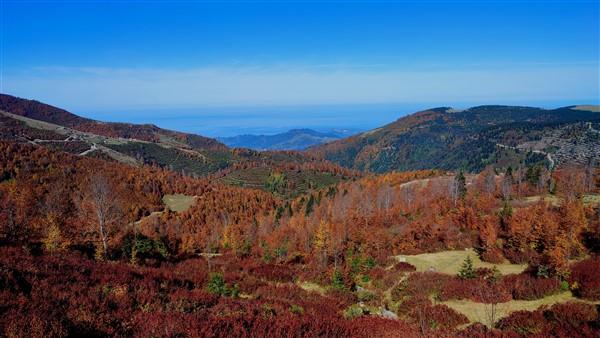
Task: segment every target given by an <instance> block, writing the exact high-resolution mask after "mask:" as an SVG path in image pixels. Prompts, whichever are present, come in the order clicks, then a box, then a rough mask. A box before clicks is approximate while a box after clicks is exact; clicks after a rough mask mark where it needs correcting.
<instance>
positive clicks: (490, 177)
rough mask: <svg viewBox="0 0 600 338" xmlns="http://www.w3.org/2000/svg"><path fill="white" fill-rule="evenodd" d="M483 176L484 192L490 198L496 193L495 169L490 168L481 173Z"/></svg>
mask: <svg viewBox="0 0 600 338" xmlns="http://www.w3.org/2000/svg"><path fill="white" fill-rule="evenodd" d="M481 175H482V178H481V184H482V190H483V192H485V193H487V194H488V196H489V195H491V194H493V193H494V192H495V191H496V173H495V172H494V168H492V167H491V166H488V167H487V168H485V170H484V171H482V172H481Z"/></svg>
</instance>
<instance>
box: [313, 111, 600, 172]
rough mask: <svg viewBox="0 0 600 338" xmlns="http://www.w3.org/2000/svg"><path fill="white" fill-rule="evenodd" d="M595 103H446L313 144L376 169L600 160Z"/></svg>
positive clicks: (328, 154)
mask: <svg viewBox="0 0 600 338" xmlns="http://www.w3.org/2000/svg"><path fill="white" fill-rule="evenodd" d="M581 107H584V108H583V109H582V108H581ZM593 110H594V109H591V108H589V107H588V108H585V106H577V107H575V106H574V107H563V108H558V109H552V110H546V109H541V108H533V107H514V106H479V107H473V108H469V109H466V110H462V111H458V110H454V109H452V108H449V107H440V108H434V109H429V110H425V111H421V112H418V113H415V114H412V115H409V116H406V117H403V118H401V119H399V120H397V121H395V122H393V123H390V124H388V125H386V126H383V127H381V128H378V129H374V130H371V131H368V132H365V133H362V134H359V135H356V136H352V137H349V138H345V139H341V140H337V141H334V142H330V143H327V144H324V145H320V146H316V147H312V148H310V149H309V150H308V152H309V153H311V154H313V155H315V156H319V157H322V158H324V159H327V160H330V161H333V162H336V163H338V164H341V165H342V166H346V167H349V168H355V169H361V170H369V171H374V172H386V171H392V170H413V169H425V168H438V169H450V170H454V169H465V170H469V171H477V170H481V169H482V168H484V167H485V166H487V165H490V164H491V165H495V166H508V165H518V164H519V163H523V162H526V163H534V162H541V161H549V162H551V164H562V163H567V162H569V161H572V160H574V161H576V162H579V163H585V162H586V161H589V160H592V159H594V160H600V151H598V149H600V138H599V136H600V134H599V133H598V130H600V114H599V113H597V112H594V111H593ZM554 162H555V163H554Z"/></svg>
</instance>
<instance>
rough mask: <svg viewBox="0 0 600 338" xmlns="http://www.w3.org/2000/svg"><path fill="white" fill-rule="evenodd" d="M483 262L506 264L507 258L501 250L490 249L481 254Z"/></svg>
mask: <svg viewBox="0 0 600 338" xmlns="http://www.w3.org/2000/svg"><path fill="white" fill-rule="evenodd" d="M481 260H482V261H484V262H489V263H493V264H500V263H503V262H504V260H505V258H504V255H502V251H501V250H500V249H498V248H488V249H486V250H485V251H484V252H483V253H482V254H481Z"/></svg>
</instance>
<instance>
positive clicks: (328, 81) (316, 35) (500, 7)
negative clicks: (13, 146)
mask: <svg viewBox="0 0 600 338" xmlns="http://www.w3.org/2000/svg"><path fill="white" fill-rule="evenodd" d="M1 14H2V18H1V19H2V20H1V26H2V69H1V72H2V88H1V90H2V92H5V93H9V94H13V95H18V96H23V97H28V98H36V99H39V100H43V101H46V102H49V103H52V104H56V105H59V106H61V107H65V108H68V109H72V110H75V111H77V112H85V111H94V112H97V111H118V110H123V111H125V110H128V109H129V110H132V109H153V108H161V109H170V108H175V107H178V108H189V107H223V106H261V105H265V106H298V105H305V104H306V105H329V104H374V103H377V104H389V103H423V104H424V105H436V104H446V105H450V104H453V103H457V102H466V103H471V102H472V103H522V104H528V103H539V102H560V103H569V102H573V103H575V102H586V103H597V102H598V100H599V94H598V91H599V83H598V81H599V80H598V78H599V76H600V74H599V44H600V43H599V40H600V36H599V34H600V33H599V31H600V29H599V15H600V14H599V2H598V1H420V2H419V1H386V2H376V1H374V2H373V1H369V2H360V1H351V2H344V1H329V2H326V3H320V2H318V1H295V2H281V1H279V2H266V1H263V2H253V1H238V2H227V3H222V2H221V3H219V2H205V1H171V2H169V1H131V0H130V1H27V0H19V1H11V0H3V3H2V13H1Z"/></svg>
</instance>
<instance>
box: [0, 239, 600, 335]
mask: <svg viewBox="0 0 600 338" xmlns="http://www.w3.org/2000/svg"><path fill="white" fill-rule="evenodd" d="M206 263H207V262H206V261H205V260H204V259H201V258H192V259H187V260H183V261H181V262H176V263H165V264H163V265H162V266H161V267H160V268H152V267H140V266H133V265H131V264H128V263H124V262H102V261H96V260H93V259H89V258H87V257H85V256H84V255H81V254H78V253H76V252H64V251H63V252H57V253H54V254H40V253H36V252H35V251H33V252H31V251H28V250H26V249H24V248H21V247H10V246H2V247H0V304H1V305H0V315H1V316H0V335H2V336H8V337H42V336H43V337H66V336H74V337H83V336H87V337H89V336H92V337H94V336H96V337H100V336H142V337H182V336H185V337H250V336H252V337H317V336H318V337H397V336H406V337H416V336H435V337H439V336H442V337H444V336H457V335H463V336H469V337H472V336H478V335H479V336H494V335H497V336H503V335H504V336H506V335H507V336H511V335H517V334H538V335H540V336H544V335H546V336H547V335H550V334H551V333H552V332H556V336H560V337H567V336H573V335H572V334H574V333H577V335H578V336H590V337H591V336H594V335H597V334H598V333H599V331H598V312H597V310H596V308H595V306H594V305H588V304H581V303H572V304H571V303H568V304H561V305H555V306H553V307H551V308H549V309H540V310H537V311H534V312H531V313H530V312H516V313H514V314H512V315H511V316H509V317H507V318H504V319H502V320H500V321H499V322H498V323H497V329H494V330H491V331H490V330H488V329H486V328H485V327H481V326H478V325H472V326H469V327H467V328H466V329H463V330H462V331H459V330H458V328H460V327H463V325H465V324H468V320H467V318H466V317H465V316H464V315H462V314H460V313H458V312H456V311H454V310H452V309H451V308H449V307H446V306H445V305H435V304H433V303H432V301H431V299H430V298H429V295H430V294H432V293H437V294H438V296H439V295H442V294H443V293H441V292H442V290H445V289H446V288H449V287H453V286H452V285H453V283H461V282H462V283H477V281H478V280H480V279H474V280H469V281H457V279H456V278H455V277H452V276H448V275H442V274H436V273H412V274H411V275H409V276H408V278H407V280H406V281H407V283H405V284H403V286H400V287H399V288H396V289H395V291H394V292H393V297H394V298H402V299H403V301H402V302H401V303H400V306H399V307H398V309H397V311H396V312H397V313H398V315H399V316H400V319H396V320H393V319H384V318H382V317H379V316H358V317H356V318H353V319H345V318H344V316H343V312H344V309H347V308H348V306H350V305H352V304H355V303H356V301H357V299H356V297H354V296H353V293H352V292H350V291H348V290H337V291H335V292H329V293H327V294H326V295H321V294H319V293H316V292H308V291H305V290H303V289H301V288H299V287H298V286H296V284H294V283H292V282H285V281H280V282H277V281H272V280H270V279H269V276H271V275H272V273H271V272H270V270H277V271H279V272H280V273H277V274H275V275H276V276H277V277H281V276H286V275H288V276H290V275H291V272H290V271H289V269H293V268H292V267H287V266H283V265H273V266H271V265H269V264H263V265H260V264H258V263H251V262H250V263H248V262H246V263H245V264H242V263H240V262H238V261H236V260H233V259H228V258H227V257H218V258H215V259H214V260H213V262H212V267H213V269H214V270H215V271H224V272H225V273H214V272H213V273H208V270H207V264H206ZM403 268H404V267H403ZM253 272H254V273H256V274H257V275H258V276H259V278H256V279H254V280H252V279H251V278H250V276H251V274H252V273H253ZM479 273H481V272H479ZM265 276H266V277H267V278H265ZM283 279H288V278H283ZM498 285H501V284H498ZM234 289H235V290H236V291H235V292H233V291H232V290H234ZM238 295H239V297H238ZM570 334H571V335H570Z"/></svg>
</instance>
